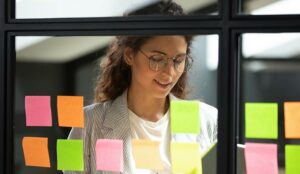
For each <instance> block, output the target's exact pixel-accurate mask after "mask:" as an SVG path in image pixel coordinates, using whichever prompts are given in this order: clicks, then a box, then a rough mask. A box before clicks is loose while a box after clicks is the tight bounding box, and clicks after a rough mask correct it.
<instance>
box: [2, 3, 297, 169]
mask: <svg viewBox="0 0 300 174" xmlns="http://www.w3.org/2000/svg"><path fill="white" fill-rule="evenodd" d="M14 7H15V1H14V0H0V85H1V86H0V154H1V156H0V173H5V174H6V173H7V174H11V173H13V171H14V168H13V160H14V159H13V124H12V123H13V119H12V118H13V111H14V79H15V70H14V69H15V49H14V37H15V36H40V35H50V36H62V35H64V36H77V35H137V34H140V35H153V34H218V35H219V57H220V60H219V71H218V109H219V120H218V125H219V128H218V129H219V133H218V158H217V159H218V167H217V171H218V174H234V173H236V142H237V137H236V135H237V134H236V132H237V129H238V126H237V123H238V118H239V117H238V116H239V114H240V113H239V106H240V105H239V102H240V91H239V90H240V88H239V86H240V76H239V74H240V71H239V68H240V57H239V52H238V51H239V50H240V49H239V46H240V44H239V40H240V38H239V36H240V34H242V33H248V32H250V33H255V32H259V33H262V32H270V33H274V32H275V33H276V32H300V23H299V21H300V15H273V16H263V15H259V16H248V15H239V13H238V12H239V9H240V6H239V4H238V0H219V4H218V7H219V14H218V15H215V16H187V17H155V16H154V17H141V16H136V17H128V18H122V17H112V18H76V19H75V18H74V19H14V14H15V8H14Z"/></svg>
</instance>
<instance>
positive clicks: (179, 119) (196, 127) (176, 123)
mask: <svg viewBox="0 0 300 174" xmlns="http://www.w3.org/2000/svg"><path fill="white" fill-rule="evenodd" d="M170 114H171V131H172V133H194V134H199V133H200V103H199V101H179V100H178V101H171V108H170Z"/></svg>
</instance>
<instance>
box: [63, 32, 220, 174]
mask: <svg viewBox="0 0 300 174" xmlns="http://www.w3.org/2000/svg"><path fill="white" fill-rule="evenodd" d="M191 42H192V37H191V36H184V35H166V36H163V35H160V36H151V37H143V36H134V37H133V36H118V37H116V38H115V40H114V41H113V42H112V44H111V46H110V47H109V48H108V50H107V54H106V57H105V58H104V59H103V60H102V62H101V64H100V68H101V72H100V74H99V78H98V83H97V85H96V88H95V94H94V95H95V103H94V104H92V105H90V106H87V107H85V128H84V129H80V128H73V129H72V130H71V132H70V135H69V139H83V141H84V142H85V145H84V151H85V152H84V154H85V157H84V159H85V169H84V171H85V172H86V173H97V172H100V170H97V169H99V168H97V166H96V164H97V162H96V161H97V159H98V158H97V156H95V154H97V152H96V147H95V146H96V144H97V141H98V140H99V139H117V140H121V141H122V142H123V145H124V150H123V152H124V171H123V172H124V173H172V166H171V155H170V142H171V140H176V141H178V140H179V141H184V142H196V143H199V144H200V147H201V148H200V153H204V152H205V151H206V150H207V149H208V148H209V147H211V146H212V145H213V144H215V143H216V141H217V110H216V108H214V107H212V106H210V105H208V104H205V103H203V102H200V104H201V109H200V111H199V112H200V115H201V121H200V123H201V131H199V132H200V133H199V134H197V135H195V136H191V135H184V136H173V134H172V133H171V127H170V103H171V101H175V100H179V99H184V98H185V96H186V93H187V73H188V70H189V67H190V66H191V63H192V58H191V56H190V46H191ZM198 116H199V115H198ZM172 136H173V137H172ZM191 137H193V138H191ZM132 139H135V140H149V141H158V142H159V150H160V152H159V156H160V157H159V158H160V159H161V160H162V164H163V167H162V168H160V169H155V170H154V169H145V168H144V169H141V168H140V167H139V166H136V165H137V163H136V161H134V159H135V158H134V154H133V153H132V149H131V148H132V143H133V142H132ZM193 139H194V140H193ZM102 170H103V169H102ZM104 171H105V170H104ZM104 171H103V172H104ZM65 173H74V172H65ZM75 173H76V172H75ZM104 173H105V172H104Z"/></svg>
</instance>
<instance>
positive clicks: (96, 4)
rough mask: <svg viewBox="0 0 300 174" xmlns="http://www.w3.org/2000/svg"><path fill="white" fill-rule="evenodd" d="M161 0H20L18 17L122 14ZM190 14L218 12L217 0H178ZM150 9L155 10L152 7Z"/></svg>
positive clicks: (73, 16) (71, 16)
mask: <svg viewBox="0 0 300 174" xmlns="http://www.w3.org/2000/svg"><path fill="white" fill-rule="evenodd" d="M159 2H160V0H121V1H120V0H110V1H101V0H88V1H87V0H76V1H72V0H63V1H62V0H47V1H36V0H16V18H17V19H30V18H83V17H118V16H123V14H126V13H128V12H133V11H136V10H141V9H145V8H149V7H150V6H153V5H155V4H158V3H159ZM175 2H176V3H177V4H179V5H180V6H182V8H183V10H184V11H185V12H186V13H187V14H188V15H208V14H213V15H215V14H217V9H218V7H217V0H201V1H199V0H189V2H188V3H186V1H185V0H175ZM150 13H152V12H151V11H150Z"/></svg>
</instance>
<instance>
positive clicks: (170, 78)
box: [127, 36, 187, 98]
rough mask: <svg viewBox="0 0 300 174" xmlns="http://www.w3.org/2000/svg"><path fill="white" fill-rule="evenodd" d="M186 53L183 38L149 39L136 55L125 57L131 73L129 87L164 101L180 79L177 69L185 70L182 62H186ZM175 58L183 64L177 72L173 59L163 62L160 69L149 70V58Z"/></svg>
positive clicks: (160, 37)
mask: <svg viewBox="0 0 300 174" xmlns="http://www.w3.org/2000/svg"><path fill="white" fill-rule="evenodd" d="M186 51H187V43H186V41H185V38H184V36H156V37H153V38H151V39H149V40H148V41H146V42H145V44H143V45H142V46H141V47H140V49H139V51H137V52H136V53H135V54H130V56H129V57H128V56H127V63H128V64H129V65H130V66H131V71H132V81H131V84H130V85H131V87H133V89H136V90H138V91H139V92H143V93H146V94H149V95H151V96H153V97H155V98H164V97H166V96H167V95H168V94H169V93H170V91H171V90H172V88H173V87H174V85H175V84H176V83H177V81H178V79H179V78H180V76H181V75H182V70H180V67H182V66H180V65H183V67H184V64H185V61H186V60H185V59H182V58H185V56H184V55H186ZM182 55H183V56H182ZM174 56H176V57H179V59H178V60H179V61H182V62H181V63H180V64H179V69H175V68H174V61H172V59H165V60H168V61H167V63H166V64H164V66H161V67H162V68H158V67H157V66H152V69H151V68H150V65H149V58H162V57H164V58H174ZM178 60H177V62H176V63H177V64H178V62H179V61H178ZM175 61H176V60H175ZM153 62H154V64H155V60H153V59H152V63H153ZM152 65H153V64H152ZM155 69H156V70H155Z"/></svg>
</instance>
